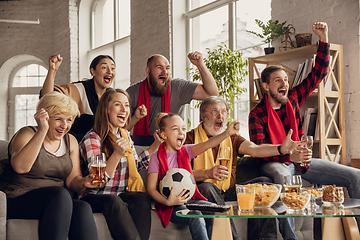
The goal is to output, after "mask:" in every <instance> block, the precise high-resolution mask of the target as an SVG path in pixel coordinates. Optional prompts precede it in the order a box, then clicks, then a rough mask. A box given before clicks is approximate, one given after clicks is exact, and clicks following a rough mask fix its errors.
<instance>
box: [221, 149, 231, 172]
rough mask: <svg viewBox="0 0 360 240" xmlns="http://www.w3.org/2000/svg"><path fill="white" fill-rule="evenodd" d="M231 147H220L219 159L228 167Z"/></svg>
mask: <svg viewBox="0 0 360 240" xmlns="http://www.w3.org/2000/svg"><path fill="white" fill-rule="evenodd" d="M230 155H231V154H230V147H220V148H219V161H220V164H221V165H223V166H226V167H228V163H229V162H230Z"/></svg>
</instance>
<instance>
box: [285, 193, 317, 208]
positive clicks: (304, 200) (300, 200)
mask: <svg viewBox="0 0 360 240" xmlns="http://www.w3.org/2000/svg"><path fill="white" fill-rule="evenodd" d="M310 196H311V194H309V193H308V192H304V193H296V192H290V193H282V194H281V197H280V198H281V201H282V202H283V203H284V204H285V205H286V207H287V208H288V209H290V210H294V211H301V210H303V209H304V208H305V206H306V205H307V204H308V203H309V201H310Z"/></svg>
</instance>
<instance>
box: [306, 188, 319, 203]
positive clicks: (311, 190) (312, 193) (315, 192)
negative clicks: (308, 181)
mask: <svg viewBox="0 0 360 240" xmlns="http://www.w3.org/2000/svg"><path fill="white" fill-rule="evenodd" d="M305 192H307V193H309V194H310V199H311V200H314V199H317V198H320V197H321V196H322V188H301V193H302V194H305Z"/></svg>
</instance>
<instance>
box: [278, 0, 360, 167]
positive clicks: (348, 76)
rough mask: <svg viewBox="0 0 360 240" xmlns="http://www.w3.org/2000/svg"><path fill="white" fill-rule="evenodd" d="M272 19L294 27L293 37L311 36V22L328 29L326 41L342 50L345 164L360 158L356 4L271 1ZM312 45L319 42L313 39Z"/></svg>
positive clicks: (350, 0)
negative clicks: (306, 34) (305, 34)
mask: <svg viewBox="0 0 360 240" xmlns="http://www.w3.org/2000/svg"><path fill="white" fill-rule="evenodd" d="M271 7H272V12H271V15H272V19H277V20H280V22H282V21H287V23H291V24H293V25H294V27H295V29H296V33H306V32H312V29H311V26H312V23H313V22H316V21H324V22H326V23H327V24H328V26H329V41H330V42H332V43H337V44H341V45H343V47H344V80H345V81H344V85H345V86H344V87H345V88H344V92H345V111H346V116H345V119H346V144H347V146H346V151H347V163H348V164H350V159H351V158H360V148H359V146H358V143H359V142H360V109H359V107H358V105H359V104H358V103H359V102H360V94H359V93H360V81H359V78H360V74H359V59H360V54H359V52H360V47H359V46H360V38H359V27H360V24H359V20H360V18H359V10H360V9H359V1H358V0H326V1H323V0H302V1H294V0H273V1H272V4H271ZM314 35H315V34H313V43H315V42H316V41H318V38H317V36H316V35H315V39H314Z"/></svg>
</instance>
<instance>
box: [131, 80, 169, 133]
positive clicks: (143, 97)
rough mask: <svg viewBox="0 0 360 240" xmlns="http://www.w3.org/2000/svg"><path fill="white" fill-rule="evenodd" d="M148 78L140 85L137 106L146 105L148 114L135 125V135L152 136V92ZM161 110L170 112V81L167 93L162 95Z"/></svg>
mask: <svg viewBox="0 0 360 240" xmlns="http://www.w3.org/2000/svg"><path fill="white" fill-rule="evenodd" d="M147 83H148V81H147V78H146V79H145V80H143V81H142V83H141V85H140V91H139V98H138V105H137V107H139V106H141V105H142V104H144V105H145V107H146V109H147V112H148V114H147V115H146V116H145V117H143V118H142V119H140V120H139V121H138V122H137V123H136V124H135V126H134V131H133V134H134V135H140V136H152V135H151V133H150V130H149V118H150V92H149V89H148V84H147ZM161 111H162V112H165V113H170V83H169V85H168V89H167V90H166V93H165V94H164V95H163V96H162V105H161Z"/></svg>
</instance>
